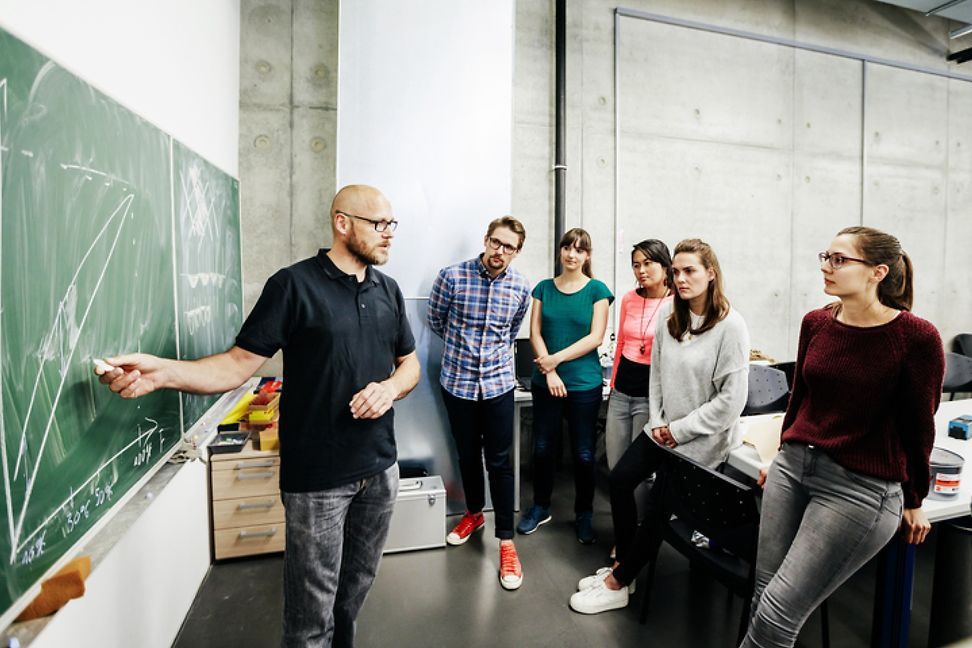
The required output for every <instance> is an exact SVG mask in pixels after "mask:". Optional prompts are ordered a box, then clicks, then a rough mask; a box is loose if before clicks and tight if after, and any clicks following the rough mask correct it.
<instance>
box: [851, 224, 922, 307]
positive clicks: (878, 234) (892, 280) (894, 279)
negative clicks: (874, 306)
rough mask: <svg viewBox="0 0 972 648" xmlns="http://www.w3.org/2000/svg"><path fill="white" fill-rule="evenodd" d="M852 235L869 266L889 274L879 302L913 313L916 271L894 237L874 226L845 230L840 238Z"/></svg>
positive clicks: (880, 290)
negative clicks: (885, 267) (881, 266)
mask: <svg viewBox="0 0 972 648" xmlns="http://www.w3.org/2000/svg"><path fill="white" fill-rule="evenodd" d="M843 234H850V235H851V236H854V237H855V238H856V243H857V247H858V249H860V251H861V254H862V255H863V256H864V259H866V260H867V262H868V263H871V264H873V265H885V266H887V267H888V274H886V275H885V276H884V279H882V280H881V283H879V284H878V287H877V296H878V301H880V302H881V303H882V304H884V305H885V306H887V307H889V308H894V309H896V310H903V311H910V310H911V305H912V303H913V301H914V294H915V289H914V277H915V270H914V267H913V266H912V264H911V259H910V258H909V257H908V255H907V254H906V253H905V251H904V250H903V249H901V242H900V241H898V239H897V238H896V237H895V236H892V235H891V234H888V233H887V232H882V231H881V230H878V229H874V228H873V227H863V226H857V227H845V228H844V229H842V230H840V232H838V234H837V235H838V236H841V235H843Z"/></svg>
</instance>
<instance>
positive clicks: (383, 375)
mask: <svg viewBox="0 0 972 648" xmlns="http://www.w3.org/2000/svg"><path fill="white" fill-rule="evenodd" d="M397 225H398V222H397V221H396V220H395V219H394V218H393V216H392V209H391V205H390V204H389V202H388V199H387V198H385V196H384V195H382V193H381V192H380V191H378V190H377V189H375V188H374V187H369V186H366V185H351V186H347V187H344V188H343V189H341V190H340V191H339V192H338V193H337V195H336V196H335V197H334V200H333V202H332V203H331V230H332V232H333V234H334V244H333V247H332V248H331V249H329V250H328V249H321V250H320V251H319V252H318V253H317V255H316V256H314V257H311V258H309V259H305V260H303V261H300V262H299V263H296V264H294V265H292V266H290V267H287V268H284V269H283V270H280V271H278V272H277V273H276V274H274V275H273V276H272V277H270V279H269V280H267V283H266V285H265V286H264V288H263V293H262V294H261V295H260V299H259V300H258V301H257V303H256V306H254V308H253V311H252V312H251V313H250V315H249V317H247V319H246V321H245V322H244V323H243V327H242V329H241V330H240V333H239V335H238V336H237V338H236V345H235V346H233V347H232V348H231V349H230V350H228V351H226V352H224V353H219V354H216V355H212V356H208V357H205V358H201V359H199V360H170V359H164V358H158V357H155V356H151V355H147V354H143V353H135V354H129V355H122V356H119V357H116V358H107V359H106V362H107V363H108V364H109V365H111V367H112V368H111V369H107V368H105V367H99V368H97V369H96V370H95V371H96V373H97V374H98V375H99V376H100V378H99V379H100V381H101V382H102V383H104V384H106V385H108V387H109V388H110V389H111V391H113V392H115V393H117V394H118V395H119V396H121V397H122V398H138V397H141V396H144V395H145V394H148V393H151V392H153V391H155V390H156V389H177V390H180V391H185V392H190V393H195V394H214V393H219V392H225V391H229V390H231V389H235V388H236V387H239V386H240V385H242V384H243V383H244V382H245V381H246V380H247V379H248V378H249V377H250V376H252V375H253V373H254V372H255V371H256V370H257V369H258V368H259V367H260V366H261V365H262V364H263V363H264V362H265V361H266V360H267V359H268V358H269V357H271V356H272V355H273V354H274V353H276V352H277V350H279V349H282V350H283V360H284V376H283V377H284V385H285V389H284V392H283V395H282V397H281V403H280V491H281V497H282V499H283V503H284V508H285V511H286V550H285V553H284V622H283V642H282V645H283V646H332V645H334V646H352V645H353V644H354V633H355V619H356V618H357V615H358V612H359V611H360V609H361V606H362V605H363V604H364V600H365V597H366V596H367V594H368V590H369V589H370V588H371V584H372V583H373V582H374V578H375V574H376V573H377V570H378V563H379V560H380V559H381V553H382V549H383V548H384V545H385V539H386V537H387V535H388V525H389V522H390V520H391V514H392V509H393V506H394V503H395V498H396V496H397V494H398V464H397V451H396V448H395V437H394V430H393V426H392V421H393V413H392V403H393V402H394V401H395V400H397V399H399V398H402V397H404V396H405V395H406V394H408V393H409V392H410V391H411V390H412V389H413V388H414V387H415V385H416V384H417V383H418V379H419V362H418V358H417V356H416V354H415V340H414V338H413V336H412V332H411V330H410V328H409V325H408V320H407V319H406V317H405V301H404V299H403V297H402V292H401V290H399V288H398V284H397V283H395V281H394V280H393V279H391V278H390V277H388V276H387V275H385V274H383V273H381V272H379V271H378V270H376V269H375V268H374V266H376V265H381V264H383V263H385V262H386V261H387V260H388V253H389V249H390V248H391V243H392V239H393V238H394V232H395V228H396V227H397Z"/></svg>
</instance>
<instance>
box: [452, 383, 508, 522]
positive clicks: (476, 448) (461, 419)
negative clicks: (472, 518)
mask: <svg viewBox="0 0 972 648" xmlns="http://www.w3.org/2000/svg"><path fill="white" fill-rule="evenodd" d="M442 398H443V400H444V401H445V406H446V412H448V414H449V427H450V429H451V430H452V438H453V439H455V442H456V452H457V454H458V455H459V472H460V474H461V475H462V490H463V491H464V492H465V494H466V508H467V509H468V510H469V512H470V513H479V512H480V511H482V510H483V507H484V506H485V505H486V491H485V488H484V487H483V457H484V456H485V458H486V472H487V473H488V474H489V493H490V495H492V497H493V512H494V514H495V520H496V537H497V538H499V539H501V540H509V539H510V538H512V537H513V466H512V465H511V464H510V448H511V447H512V445H513V390H512V389H511V390H510V391H508V392H506V393H505V394H501V395H499V396H497V397H496V398H489V399H486V400H480V401H473V400H466V399H464V398H458V397H456V396H453V395H452V394H450V393H449V392H447V391H446V390H445V389H443V390H442Z"/></svg>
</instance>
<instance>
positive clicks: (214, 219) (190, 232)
mask: <svg viewBox="0 0 972 648" xmlns="http://www.w3.org/2000/svg"><path fill="white" fill-rule="evenodd" d="M172 160H173V165H172V175H173V182H174V192H173V196H174V199H175V215H176V237H175V241H176V243H175V244H176V249H177V250H178V254H177V262H176V271H177V273H178V279H177V282H176V292H177V294H178V304H179V307H178V313H179V349H180V353H181V355H182V357H186V358H201V357H203V356H207V355H211V354H213V353H219V352H221V351H225V350H226V349H228V348H230V347H231V346H233V342H234V339H235V337H236V333H237V331H239V329H240V326H241V325H242V324H243V286H242V282H241V277H242V259H241V257H240V222H239V213H240V187H239V182H237V180H236V179H234V178H231V177H229V176H228V175H226V174H225V173H223V172H222V171H220V170H219V169H217V168H216V167H215V166H213V165H212V164H210V163H209V162H207V161H205V160H203V159H202V158H200V157H199V156H198V155H196V154H195V153H193V152H192V151H190V150H189V149H187V148H186V147H185V146H183V145H181V144H179V143H178V142H174V143H173V146H172ZM182 398H183V412H184V415H185V417H186V419H187V420H191V421H195V420H197V419H198V418H199V417H200V416H202V414H204V413H205V412H206V410H207V409H209V407H210V406H212V404H213V403H214V402H215V401H216V399H217V398H218V397H217V396H196V395H191V394H189V395H183V396H182Z"/></svg>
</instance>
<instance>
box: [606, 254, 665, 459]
mask: <svg viewBox="0 0 972 648" xmlns="http://www.w3.org/2000/svg"><path fill="white" fill-rule="evenodd" d="M631 270H632V272H634V278H635V282H637V285H638V287H637V288H635V289H634V290H632V291H630V292H629V293H627V294H625V296H624V297H622V298H621V313H620V314H619V315H618V322H619V324H618V338H617V346H616V349H615V352H614V369H613V371H612V373H611V398H610V400H609V401H608V411H607V421H606V425H605V431H604V445H605V449H606V451H607V463H608V468H610V469H613V468H614V465H615V464H616V463H618V459H620V458H621V455H623V454H624V451H625V450H627V449H628V446H629V445H631V442H632V441H633V440H634V439H636V438H638V435H639V434H641V431H642V429H643V428H644V427H645V424H646V423H647V422H648V379H649V376H650V375H651V343H652V341H653V340H654V339H655V323H656V321H657V319H658V314H659V312H660V311H661V310H662V306H664V305H665V304H667V303H669V302H671V300H672V296H671V289H670V286H671V285H672V255H671V253H670V252H669V251H668V246H667V245H665V244H664V243H662V242H661V241H659V240H657V239H648V240H646V241H642V242H641V243H638V244H637V245H635V246H634V249H633V250H631Z"/></svg>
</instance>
